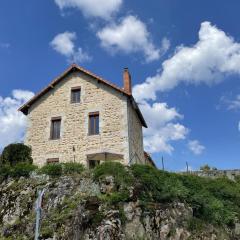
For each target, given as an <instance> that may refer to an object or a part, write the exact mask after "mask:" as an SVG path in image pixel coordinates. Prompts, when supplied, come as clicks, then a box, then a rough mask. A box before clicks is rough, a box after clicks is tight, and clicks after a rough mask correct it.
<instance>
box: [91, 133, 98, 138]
mask: <svg viewBox="0 0 240 240" xmlns="http://www.w3.org/2000/svg"><path fill="white" fill-rule="evenodd" d="M97 136H100V133H98V134H88V137H97Z"/></svg>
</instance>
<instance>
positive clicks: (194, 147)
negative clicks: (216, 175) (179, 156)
mask: <svg viewBox="0 0 240 240" xmlns="http://www.w3.org/2000/svg"><path fill="white" fill-rule="evenodd" d="M188 148H189V149H190V150H191V151H192V152H193V153H194V154H195V155H201V154H202V153H203V151H204V150H205V147H204V146H203V145H201V144H200V142H199V141H198V140H193V141H189V142H188Z"/></svg>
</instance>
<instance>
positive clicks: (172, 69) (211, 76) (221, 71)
mask: <svg viewBox="0 0 240 240" xmlns="http://www.w3.org/2000/svg"><path fill="white" fill-rule="evenodd" d="M230 74H240V44H239V43H237V42H235V41H234V39H233V38H232V37H230V36H228V35H227V34H226V33H225V32H224V31H222V30H220V29H218V28H217V27H216V26H213V25H212V24H211V23H209V22H203V23H202V24H201V28H200V31H199V40H198V42H197V43H196V44H195V45H193V46H190V47H186V46H179V47H177V48H176V51H175V53H174V55H173V56H172V57H171V58H169V59H168V60H166V61H164V62H163V64H162V67H161V69H160V70H159V72H158V73H157V74H156V75H155V76H153V77H148V78H147V79H146V81H145V82H144V83H142V84H139V85H137V86H135V88H134V95H135V97H136V98H137V99H153V100H154V99H156V92H157V91H166V90H170V89H173V88H174V87H176V86H177V85H178V84H180V83H181V82H184V83H186V84H195V85H197V84H201V83H205V84H207V85H211V84H217V83H219V82H221V81H223V79H224V77H225V76H227V75H230Z"/></svg>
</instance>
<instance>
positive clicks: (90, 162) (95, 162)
mask: <svg viewBox="0 0 240 240" xmlns="http://www.w3.org/2000/svg"><path fill="white" fill-rule="evenodd" d="M99 164H100V161H99V160H88V167H89V168H90V169H93V168H95V167H96V166H98V165H99Z"/></svg>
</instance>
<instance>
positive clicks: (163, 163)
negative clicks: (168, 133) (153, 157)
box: [162, 156, 165, 171]
mask: <svg viewBox="0 0 240 240" xmlns="http://www.w3.org/2000/svg"><path fill="white" fill-rule="evenodd" d="M162 170H163V171H165V168H164V160H163V156H162Z"/></svg>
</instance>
